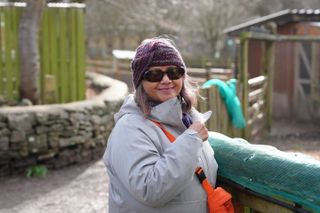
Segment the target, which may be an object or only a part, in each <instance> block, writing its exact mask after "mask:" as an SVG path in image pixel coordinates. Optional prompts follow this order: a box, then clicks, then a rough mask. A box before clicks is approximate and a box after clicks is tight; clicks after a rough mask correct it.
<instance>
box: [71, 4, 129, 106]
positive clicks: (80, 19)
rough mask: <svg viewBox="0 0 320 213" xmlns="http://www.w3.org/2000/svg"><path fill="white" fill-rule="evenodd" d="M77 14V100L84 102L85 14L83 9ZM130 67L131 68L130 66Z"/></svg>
mask: <svg viewBox="0 0 320 213" xmlns="http://www.w3.org/2000/svg"><path fill="white" fill-rule="evenodd" d="M76 12H77V49H78V51H77V65H78V68H77V73H78V89H77V91H78V95H77V100H84V99H85V93H86V88H85V87H86V85H85V71H86V70H85V47H84V43H85V36H84V33H85V29H84V14H83V10H82V9H79V8H78V9H76ZM129 67H130V66H129Z"/></svg>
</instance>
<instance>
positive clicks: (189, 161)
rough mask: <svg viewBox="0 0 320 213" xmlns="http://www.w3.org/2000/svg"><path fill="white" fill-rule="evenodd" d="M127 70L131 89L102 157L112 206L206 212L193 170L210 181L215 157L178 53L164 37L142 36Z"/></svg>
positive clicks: (112, 209)
mask: <svg viewBox="0 0 320 213" xmlns="http://www.w3.org/2000/svg"><path fill="white" fill-rule="evenodd" d="M131 68H132V71H133V84H134V87H135V89H136V91H135V93H134V95H129V96H128V97H127V98H126V99H125V101H124V103H123V105H122V107H121V109H120V111H119V112H118V113H117V114H116V115H115V122H116V125H115V127H114V129H113V131H112V133H111V134H110V137H109V140H108V144H107V149H106V152H105V155H104V163H105V165H106V167H107V171H108V175H109V181H110V183H109V212H110V213H116V212H125V213H128V212H137V213H142V212H143V213H144V212H148V213H149V212H150V213H152V212H165V213H167V212H172V213H177V212H184V213H185V212H190V213H191V212H192V213H194V212H199V213H202V212H208V209H207V200H206V199H207V198H206V193H205V191H204V190H203V188H202V186H201V184H200V182H199V180H198V179H197V177H196V175H195V170H196V168H197V167H199V166H201V167H202V168H203V170H204V172H205V174H206V176H207V178H208V180H209V182H210V183H211V184H212V185H213V186H214V185H215V181H216V171H217V163H216V161H215V159H214V153H213V150H212V148H211V147H210V145H209V143H208V141H207V138H208V130H207V129H206V127H205V125H204V119H205V118H204V116H203V115H202V114H201V113H199V112H198V111H196V110H195V109H194V108H193V107H192V105H194V104H195V103H196V95H195V92H194V91H193V90H192V89H191V87H190V85H189V84H188V76H187V73H186V71H187V70H186V66H185V63H184V61H183V59H182V57H181V55H180V53H179V51H178V50H177V49H176V48H175V46H174V45H173V43H172V42H171V41H170V40H168V39H164V38H152V39H147V40H144V41H143V42H142V43H141V44H140V46H139V47H138V48H137V50H136V55H135V57H134V59H133V61H132V64H131ZM166 132H169V133H170V134H171V135H172V136H173V138H174V139H173V141H172V142H170V138H168V135H167V134H166Z"/></svg>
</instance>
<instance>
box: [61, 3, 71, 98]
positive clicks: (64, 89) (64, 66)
mask: <svg viewBox="0 0 320 213" xmlns="http://www.w3.org/2000/svg"><path fill="white" fill-rule="evenodd" d="M59 20H60V28H59V30H60V33H59V36H60V42H59V57H60V70H59V71H60V73H61V76H62V75H63V78H61V79H60V84H61V85H60V90H59V92H60V101H61V103H66V102H68V100H69V86H68V85H69V78H68V76H69V75H68V72H69V70H68V63H69V57H68V54H67V53H68V51H69V49H68V47H67V39H68V35H67V23H68V22H67V9H66V8H60V9H59Z"/></svg>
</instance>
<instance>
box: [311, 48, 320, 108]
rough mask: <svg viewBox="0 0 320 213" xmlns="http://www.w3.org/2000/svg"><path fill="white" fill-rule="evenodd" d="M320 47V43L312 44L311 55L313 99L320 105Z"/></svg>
mask: <svg viewBox="0 0 320 213" xmlns="http://www.w3.org/2000/svg"><path fill="white" fill-rule="evenodd" d="M319 48H320V45H319V43H316V42H313V43H312V53H311V54H312V55H311V75H310V77H311V99H312V101H313V102H315V101H319V103H320V94H319V91H320V82H319V81H320V77H319V75H320V74H319V72H320V65H319V57H320V50H319ZM315 110H316V109H315Z"/></svg>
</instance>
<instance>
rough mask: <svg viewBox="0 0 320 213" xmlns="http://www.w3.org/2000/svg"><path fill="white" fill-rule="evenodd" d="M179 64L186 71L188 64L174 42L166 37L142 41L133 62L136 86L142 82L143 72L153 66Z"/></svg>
mask: <svg viewBox="0 0 320 213" xmlns="http://www.w3.org/2000/svg"><path fill="white" fill-rule="evenodd" d="M169 65H173V66H177V67H180V68H183V69H184V70H185V71H186V65H185V63H184V61H183V59H182V57H181V55H180V53H179V51H178V50H177V49H176V48H175V46H174V45H173V43H172V42H171V41H170V40H169V39H165V38H151V39H146V40H144V41H142V42H141V44H140V45H139V46H138V48H137V49H136V54H135V57H134V58H133V60H132V62H131V69H132V79H133V85H134V87H135V88H137V87H138V86H139V84H140V83H141V78H142V76H143V74H144V73H145V72H146V71H148V69H149V68H150V67H153V66H169Z"/></svg>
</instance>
